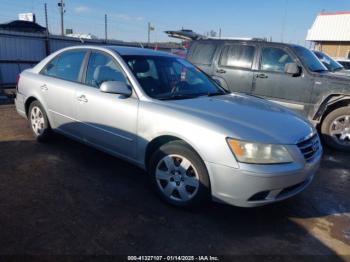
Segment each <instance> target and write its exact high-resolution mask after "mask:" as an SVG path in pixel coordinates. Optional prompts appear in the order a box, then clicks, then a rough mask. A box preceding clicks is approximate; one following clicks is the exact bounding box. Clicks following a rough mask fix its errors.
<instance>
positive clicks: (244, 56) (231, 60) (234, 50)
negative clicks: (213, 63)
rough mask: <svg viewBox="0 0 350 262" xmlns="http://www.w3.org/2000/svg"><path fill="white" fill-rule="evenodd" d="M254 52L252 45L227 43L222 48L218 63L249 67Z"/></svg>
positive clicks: (228, 65)
mask: <svg viewBox="0 0 350 262" xmlns="http://www.w3.org/2000/svg"><path fill="white" fill-rule="evenodd" d="M254 54H255V47H254V46H246V45H228V46H225V47H224V48H223V50H222V53H221V56H220V60H219V65H221V66H226V67H240V68H247V69H250V68H252V65H253V59H254Z"/></svg>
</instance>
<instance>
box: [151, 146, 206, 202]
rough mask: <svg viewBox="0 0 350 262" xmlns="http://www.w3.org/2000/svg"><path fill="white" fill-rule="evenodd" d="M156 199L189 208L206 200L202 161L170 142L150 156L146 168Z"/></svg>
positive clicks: (192, 153) (182, 147)
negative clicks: (148, 164) (155, 192)
mask: <svg viewBox="0 0 350 262" xmlns="http://www.w3.org/2000/svg"><path fill="white" fill-rule="evenodd" d="M149 172H150V175H151V178H152V182H153V185H154V187H155V189H156V191H157V192H158V194H159V195H160V197H161V198H162V199H163V200H164V201H166V202H167V203H170V204H172V205H176V206H183V207H188V206H193V205H197V204H200V203H203V202H206V201H207V200H208V199H209V197H210V182H209V175H208V172H207V169H206V167H205V164H204V162H203V161H202V159H201V158H200V157H199V156H198V154H197V153H196V152H195V151H194V150H193V149H192V148H190V147H189V146H187V145H186V144H185V143H182V142H180V141H176V142H170V143H168V144H165V145H163V146H161V147H160V148H159V149H158V150H157V151H156V152H155V153H154V154H153V156H152V158H151V162H150V169H149Z"/></svg>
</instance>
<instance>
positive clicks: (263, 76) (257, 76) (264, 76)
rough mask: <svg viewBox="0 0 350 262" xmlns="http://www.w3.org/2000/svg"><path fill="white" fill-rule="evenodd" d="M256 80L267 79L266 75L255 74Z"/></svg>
mask: <svg viewBox="0 0 350 262" xmlns="http://www.w3.org/2000/svg"><path fill="white" fill-rule="evenodd" d="M256 78H269V77H268V75H265V74H257V75H256Z"/></svg>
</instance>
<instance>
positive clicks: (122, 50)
mask: <svg viewBox="0 0 350 262" xmlns="http://www.w3.org/2000/svg"><path fill="white" fill-rule="evenodd" d="M75 49H94V50H103V49H104V50H109V51H112V52H115V53H118V54H119V55H121V56H126V55H130V56H163V57H177V56H175V55H173V54H171V53H167V52H163V51H156V50H152V49H148V48H141V47H130V46H117V45H108V46H103V45H77V46H70V47H67V48H64V49H63V50H62V51H69V50H75Z"/></svg>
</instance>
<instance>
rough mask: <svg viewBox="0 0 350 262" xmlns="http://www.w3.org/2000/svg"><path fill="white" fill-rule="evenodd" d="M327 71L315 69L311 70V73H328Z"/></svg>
mask: <svg viewBox="0 0 350 262" xmlns="http://www.w3.org/2000/svg"><path fill="white" fill-rule="evenodd" d="M328 71H329V70H326V69H316V70H313V71H312V72H316V73H321V72H328Z"/></svg>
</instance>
